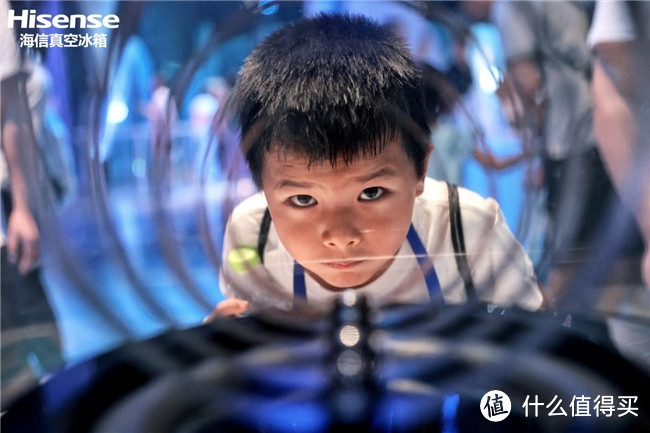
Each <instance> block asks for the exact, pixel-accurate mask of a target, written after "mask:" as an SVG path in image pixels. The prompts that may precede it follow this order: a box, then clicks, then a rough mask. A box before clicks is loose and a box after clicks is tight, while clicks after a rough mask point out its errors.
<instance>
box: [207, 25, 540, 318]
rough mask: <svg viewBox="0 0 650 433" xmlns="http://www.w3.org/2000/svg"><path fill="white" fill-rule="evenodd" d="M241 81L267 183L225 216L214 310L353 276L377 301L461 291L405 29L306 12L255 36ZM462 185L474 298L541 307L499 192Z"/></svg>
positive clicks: (244, 121) (258, 166)
mask: <svg viewBox="0 0 650 433" xmlns="http://www.w3.org/2000/svg"><path fill="white" fill-rule="evenodd" d="M235 95H236V98H237V102H238V104H239V107H238V108H239V115H240V122H241V128H242V150H243V151H244V154H245V155H246V159H247V162H248V165H249V168H250V170H251V173H252V175H253V180H254V181H255V183H256V184H257V185H258V187H259V188H260V189H261V190H262V192H260V193H259V194H257V195H255V196H253V197H251V198H249V199H247V200H245V201H244V202H243V203H241V204H240V205H239V206H238V207H237V208H236V209H235V210H234V212H233V214H232V216H231V219H230V221H229V223H228V226H227V228H226V238H225V241H224V262H223V263H224V264H223V270H222V273H221V290H222V292H223V293H224V295H225V296H226V298H228V299H226V300H225V301H223V302H221V303H220V304H219V305H218V306H217V308H216V309H215V311H214V312H213V314H212V315H211V317H214V316H225V315H232V314H238V313H241V312H243V311H246V310H247V309H248V308H249V306H254V307H255V308H258V307H274V308H280V309H291V308H292V306H293V305H294V304H295V303H296V302H298V301H299V300H304V301H306V302H307V303H309V304H310V305H314V304H316V305H322V303H326V302H327V301H328V300H330V299H332V298H334V297H336V295H337V294H339V293H340V292H341V291H343V290H345V289H348V288H351V289H355V290H357V291H358V292H359V293H362V294H364V295H366V297H367V298H368V301H369V303H370V304H371V305H385V304H390V303H397V302H426V301H429V300H430V299H431V300H435V299H439V298H442V299H444V301H445V302H449V303H462V302H464V301H465V300H466V299H467V297H468V294H467V293H466V292H467V291H468V290H469V289H468V287H467V283H466V282H465V281H464V279H463V277H462V276H461V274H460V272H459V268H460V267H459V266H457V263H456V258H455V255H454V247H453V243H452V239H451V235H450V212H449V199H448V189H447V185H446V184H445V183H442V182H437V181H434V180H432V179H426V178H425V173H426V168H427V163H428V157H429V153H430V152H431V150H432V149H433V146H432V145H431V144H430V143H428V137H429V128H428V126H427V122H426V113H425V106H424V102H423V98H422V94H421V83H420V78H419V76H418V73H417V68H416V66H415V64H414V63H413V61H412V59H411V57H410V53H409V50H408V48H407V47H406V45H405V43H404V41H403V40H402V39H401V38H399V37H398V36H396V35H395V34H394V33H393V32H392V31H391V30H390V29H389V28H388V27H386V26H381V25H379V24H377V23H375V22H373V21H370V20H369V19H367V18H364V17H360V16H342V15H320V16H317V17H315V18H309V19H302V20H300V21H298V22H296V23H293V24H290V25H288V26H286V27H284V28H282V29H280V30H278V31H276V32H275V33H273V34H272V35H271V36H269V37H268V38H267V39H266V40H264V41H263V42H262V43H261V44H260V45H258V47H257V48H256V49H255V50H254V51H253V52H252V53H251V55H250V56H249V57H248V59H247V60H246V62H245V64H244V66H243V68H242V70H241V72H240V77H239V82H238V85H237V88H236V94H235ZM459 196H460V197H459V200H460V207H461V208H462V230H463V231H464V238H465V245H466V246H467V258H468V262H469V269H470V270H471V280H472V282H473V284H475V290H476V295H477V296H478V298H479V299H482V300H485V301H489V302H493V303H496V304H500V305H504V306H505V305H511V304H517V305H519V306H522V307H524V308H527V309H530V310H534V309H537V308H539V307H540V305H541V303H542V296H541V293H540V291H539V289H538V287H537V283H536V279H535V276H534V273H533V269H532V265H531V263H530V260H529V259H528V257H527V256H526V254H525V252H524V250H523V248H522V247H521V245H519V243H518V242H517V241H516V240H515V238H514V237H513V235H512V234H511V232H510V231H509V230H508V228H507V226H506V224H505V222H504V220H503V216H502V214H501V212H500V211H499V208H498V205H497V203H496V202H495V201H494V200H492V199H487V200H485V199H482V198H481V197H479V196H478V195H476V194H474V193H472V192H470V191H467V190H464V189H460V191H459ZM471 289H474V288H473V287H472V288H471Z"/></svg>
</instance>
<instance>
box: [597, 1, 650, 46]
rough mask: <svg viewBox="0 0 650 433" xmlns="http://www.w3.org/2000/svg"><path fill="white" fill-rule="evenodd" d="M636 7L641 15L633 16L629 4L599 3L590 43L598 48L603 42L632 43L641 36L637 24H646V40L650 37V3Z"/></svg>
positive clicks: (620, 2)
mask: <svg viewBox="0 0 650 433" xmlns="http://www.w3.org/2000/svg"><path fill="white" fill-rule="evenodd" d="M634 7H636V8H637V10H638V12H639V13H640V16H639V17H636V18H637V19H638V21H636V20H635V19H634V18H633V16H632V13H633V9H632V6H631V5H630V4H629V2H624V1H602V0H600V1H598V2H597V3H596V9H595V10H594V17H593V20H592V22H591V28H590V29H589V38H588V42H589V45H590V46H592V47H593V46H596V45H597V44H599V43H603V42H630V41H633V40H635V39H636V38H637V37H638V36H637V35H638V34H639V32H638V29H636V23H637V22H638V23H640V24H641V25H644V24H645V35H646V38H647V37H650V36H649V35H650V2H647V1H642V2H636V4H635V5H634Z"/></svg>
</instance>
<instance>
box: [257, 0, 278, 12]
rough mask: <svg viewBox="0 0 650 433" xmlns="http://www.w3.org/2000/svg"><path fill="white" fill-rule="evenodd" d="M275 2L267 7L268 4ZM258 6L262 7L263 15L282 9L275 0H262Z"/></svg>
mask: <svg viewBox="0 0 650 433" xmlns="http://www.w3.org/2000/svg"><path fill="white" fill-rule="evenodd" d="M270 3H274V4H272V5H271V6H268V7H265V6H266V5H268V4H270ZM257 7H258V8H260V12H261V14H262V15H273V14H274V13H276V12H277V11H278V9H280V6H279V5H278V4H277V3H275V1H274V0H260V2H259V3H258V5H257Z"/></svg>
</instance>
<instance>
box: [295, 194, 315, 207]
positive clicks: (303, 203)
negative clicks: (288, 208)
mask: <svg viewBox="0 0 650 433" xmlns="http://www.w3.org/2000/svg"><path fill="white" fill-rule="evenodd" d="M290 200H291V203H293V204H294V205H296V206H298V207H307V206H311V205H313V204H316V200H315V199H314V197H312V196H310V195H307V194H298V195H292V196H291V197H290Z"/></svg>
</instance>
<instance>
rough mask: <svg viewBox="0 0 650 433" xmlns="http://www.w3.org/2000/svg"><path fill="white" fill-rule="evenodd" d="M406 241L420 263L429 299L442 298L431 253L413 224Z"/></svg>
mask: <svg viewBox="0 0 650 433" xmlns="http://www.w3.org/2000/svg"><path fill="white" fill-rule="evenodd" d="M406 239H407V240H408V241H409V244H410V245H411V249H412V250H413V253H415V258H416V259H417V261H418V265H420V270H421V271H422V275H423V276H424V281H425V282H426V283H427V290H428V291H429V299H431V300H433V299H436V298H438V297H440V296H441V295H442V292H441V290H440V281H438V274H436V270H435V269H434V267H433V263H432V262H431V259H430V258H429V253H427V249H426V248H424V244H423V243H422V240H421V239H420V236H418V233H417V232H416V231H415V227H413V224H411V227H409V232H408V234H407V235H406Z"/></svg>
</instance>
